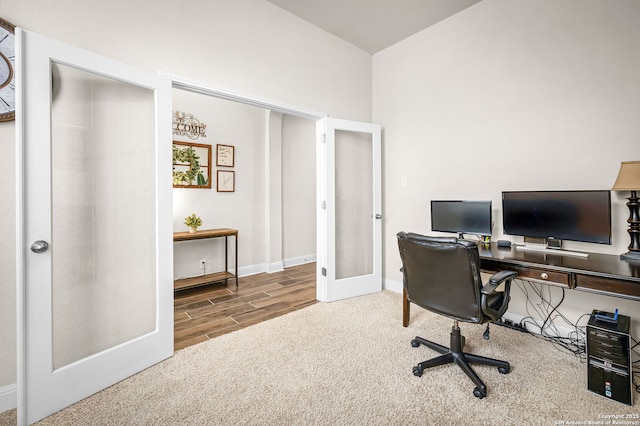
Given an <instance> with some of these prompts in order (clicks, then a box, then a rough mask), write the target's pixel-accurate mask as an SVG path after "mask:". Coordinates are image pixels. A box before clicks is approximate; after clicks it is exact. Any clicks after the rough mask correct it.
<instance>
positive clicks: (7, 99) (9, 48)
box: [0, 18, 16, 121]
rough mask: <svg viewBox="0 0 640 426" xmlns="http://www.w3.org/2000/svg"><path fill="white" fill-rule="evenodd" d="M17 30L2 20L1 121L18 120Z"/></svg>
mask: <svg viewBox="0 0 640 426" xmlns="http://www.w3.org/2000/svg"><path fill="white" fill-rule="evenodd" d="M15 28H16V27H15V25H13V24H12V23H10V22H7V21H5V20H4V19H2V18H0V121H10V120H13V119H15V118H16V74H15V71H14V65H15V61H16V37H15Z"/></svg>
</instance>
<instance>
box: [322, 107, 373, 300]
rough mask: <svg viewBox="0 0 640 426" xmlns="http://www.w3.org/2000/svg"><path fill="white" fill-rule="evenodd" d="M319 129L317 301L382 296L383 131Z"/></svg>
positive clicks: (330, 124) (338, 125)
mask: <svg viewBox="0 0 640 426" xmlns="http://www.w3.org/2000/svg"><path fill="white" fill-rule="evenodd" d="M317 128H318V134H319V135H318V139H319V140H320V141H321V142H320V143H318V152H317V158H318V166H317V168H318V175H319V176H318V191H317V192H318V201H319V210H318V238H317V240H318V274H317V277H318V279H317V299H318V300H320V301H323V302H331V301H335V300H340V299H346V298H348V297H355V296H360V295H364V294H369V293H374V292H378V291H381V290H382V207H381V206H382V203H381V185H382V182H381V179H382V178H381V129H380V126H379V125H377V124H371V123H360V122H354V121H347V120H338V119H334V118H325V119H322V120H320V121H318V126H317ZM322 141H324V142H322Z"/></svg>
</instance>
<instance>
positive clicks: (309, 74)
mask: <svg viewBox="0 0 640 426" xmlns="http://www.w3.org/2000/svg"><path fill="white" fill-rule="evenodd" d="M0 14H1V16H2V17H3V18H4V19H6V20H8V21H10V22H12V23H14V24H16V25H17V26H20V27H22V28H24V29H27V30H31V31H34V32H37V33H40V34H42V35H45V36H48V37H51V38H54V39H57V40H60V41H63V42H67V43H69V44H72V45H75V46H77V47H80V48H84V49H87V50H89V51H92V52H95V53H98V54H101V55H104V56H108V57H110V58H113V59H117V60H120V61H122V62H126V63H129V64H131V65H134V66H137V67H140V68H142V69H146V70H149V71H153V72H155V71H159V70H160V71H165V72H168V73H171V74H176V75H180V76H183V77H187V78H191V79H194V80H197V81H203V82H206V83H209V84H212V85H216V86H220V87H225V88H227V89H230V90H235V91H238V92H242V93H247V94H251V95H253V96H257V97H262V98H267V99H273V100H276V101H279V102H282V103H286V104H290V105H297V106H300V107H303V108H307V109H311V110H316V111H323V112H326V113H328V114H330V115H332V116H334V117H341V118H347V119H353V120H363V121H369V120H370V119H371V55H369V54H367V53H366V52H364V51H362V50H360V49H357V48H355V47H354V46H352V45H350V44H348V43H346V42H344V41H341V40H339V39H337V38H336V37H334V36H332V35H330V34H328V33H326V32H324V31H321V30H319V29H317V28H315V27H313V26H311V25H310V24H308V23H306V22H305V21H303V20H301V19H298V18H296V17H294V16H293V15H291V14H289V13H287V12H284V11H283V10H281V9H279V8H277V7H275V6H273V5H272V4H270V3H268V2H265V1H263V0H211V1H193V0H191V1H185V2H178V3H176V2H173V1H168V0H141V1H134V2H132V1H125V0H113V1H109V2H106V1H102V0H60V1H57V2H44V1H38V0H20V1H15V0H0ZM292 35H294V36H292ZM14 132H15V128H14V124H13V123H0V141H2V142H3V149H4V151H3V155H2V156H1V159H0V195H1V196H2V199H3V203H2V204H1V206H0V213H1V214H2V218H3V221H2V222H1V223H0V237H1V238H0V270H1V271H2V274H1V275H2V277H1V278H0V280H1V281H0V324H2V328H1V329H0V341H2V342H3V344H2V346H1V347H0V399H2V392H1V391H2V389H3V388H4V387H6V386H9V385H11V384H12V383H15V380H16V374H15V244H14V240H15V236H14V234H15V231H14V224H15V214H14V211H15V204H14V199H15V189H14V185H15V179H14V174H15V167H14V146H13V143H12V141H13V139H14ZM238 155H239V156H238V158H239V159H240V158H242V155H244V153H243V152H240V151H238ZM238 172H239V171H238ZM238 177H239V178H240V179H242V181H239V182H238V184H241V185H243V186H244V187H247V185H249V184H250V182H249V181H247V180H246V179H250V178H251V172H250V171H245V170H242V174H240V175H239V176H238ZM184 191H187V190H184ZM174 222H175V220H174ZM243 238H244V235H243Z"/></svg>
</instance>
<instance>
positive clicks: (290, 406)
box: [0, 292, 640, 426]
mask: <svg viewBox="0 0 640 426" xmlns="http://www.w3.org/2000/svg"><path fill="white" fill-rule="evenodd" d="M412 308H413V312H412V317H411V323H410V325H409V327H408V328H404V327H402V308H401V297H400V295H398V294H395V293H391V292H383V293H378V294H374V295H369V296H364V297H359V298H355V299H350V300H346V301H342V302H335V303H329V304H327V303H319V304H316V305H313V306H310V307H308V308H305V309H302V310H300V311H296V312H293V313H290V314H287V315H285V316H283V317H280V318H276V319H273V320H270V321H267V322H265V323H261V324H257V325H255V326H252V327H249V328H247V329H243V330H240V331H237V332H235V333H232V334H228V335H224V336H221V337H218V338H216V339H214V340H211V341H208V342H205V343H201V344H199V345H196V346H192V347H189V348H187V349H184V350H181V351H178V352H177V353H176V354H175V356H174V357H173V358H171V359H169V360H167V361H165V362H163V363H161V364H158V365H156V366H154V367H152V368H149V369H147V370H145V371H143V372H141V373H140V374H137V375H136V376H134V377H131V378H129V379H127V380H125V381H123V382H121V383H119V384H117V385H115V386H112V387H111V388H109V389H106V390H105V391H103V392H101V393H99V394H97V395H94V396H92V397H90V398H87V399H86V400H84V401H81V402H79V403H77V404H75V405H73V406H71V407H69V408H67V409H65V410H63V411H61V412H59V413H56V414H54V415H53V416H51V417H49V418H47V419H45V420H44V421H42V422H41V423H40V424H42V425H83V426H84V425H330V424H331V425H556V424H560V422H565V424H567V422H569V421H573V422H584V423H583V424H588V423H587V422H589V421H591V422H596V421H599V420H602V418H601V417H602V416H606V415H611V414H632V415H633V414H635V413H640V408H639V407H640V403H637V404H636V406H635V407H628V406H626V405H623V404H619V403H616V402H614V401H610V400H607V399H605V398H603V397H600V396H598V395H595V394H593V393H591V392H589V391H588V390H587V389H586V387H587V384H586V365H585V364H583V363H580V361H579V360H578V359H577V358H576V357H574V356H573V355H570V354H567V353H564V352H560V351H558V350H557V349H555V348H554V347H553V346H552V345H551V344H549V343H546V342H544V341H541V340H539V339H536V338H534V337H532V336H529V335H526V334H523V333H520V332H517V331H512V330H508V329H505V328H501V327H497V326H494V327H492V331H491V340H489V341H485V340H484V339H482V332H483V330H484V327H483V326H477V325H470V324H463V325H462V331H463V334H464V335H465V336H466V339H467V346H466V350H468V351H471V352H475V353H478V354H482V355H486V356H491V357H496V358H502V359H506V360H508V361H509V362H510V363H511V365H512V370H511V373H510V374H508V375H502V374H500V373H499V372H498V371H497V369H496V368H493V367H476V371H477V372H478V374H479V375H480V376H481V377H482V378H483V380H484V381H485V383H486V384H487V387H488V395H487V397H486V398H484V399H482V400H479V399H477V398H475V397H474V396H473V393H472V391H473V387H474V386H473V383H472V382H471V381H470V380H469V379H468V378H467V377H466V376H465V375H464V373H463V372H462V371H461V370H460V369H459V368H458V367H455V366H451V365H449V366H441V367H437V368H435V369H431V370H426V371H425V374H424V375H423V376H422V377H421V378H417V377H415V376H413V374H412V367H413V366H414V365H415V364H416V363H417V362H419V361H422V360H425V359H427V358H431V357H433V356H435V355H436V353H435V352H434V351H432V350H430V349H428V348H426V347H424V346H421V347H419V348H412V347H411V345H410V340H411V339H412V338H413V337H414V336H415V335H420V336H422V337H425V338H427V339H432V340H435V341H438V342H441V343H443V344H445V345H447V344H448V338H449V336H448V334H449V331H450V328H451V321H450V320H448V319H445V318H442V317H440V316H437V315H435V314H432V313H429V312H426V311H424V310H421V309H419V308H417V307H415V306H412ZM636 397H637V394H636ZM636 399H637V398H636ZM7 416H11V414H10V413H9V414H7V413H5V415H4V418H5V420H6V419H7V418H9V417H7ZM14 421H15V420H14ZM0 423H2V415H0Z"/></svg>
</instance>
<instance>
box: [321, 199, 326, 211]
mask: <svg viewBox="0 0 640 426" xmlns="http://www.w3.org/2000/svg"><path fill="white" fill-rule="evenodd" d="M320 208H321V209H322V210H326V209H327V202H326V201H324V200H323V201H320Z"/></svg>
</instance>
